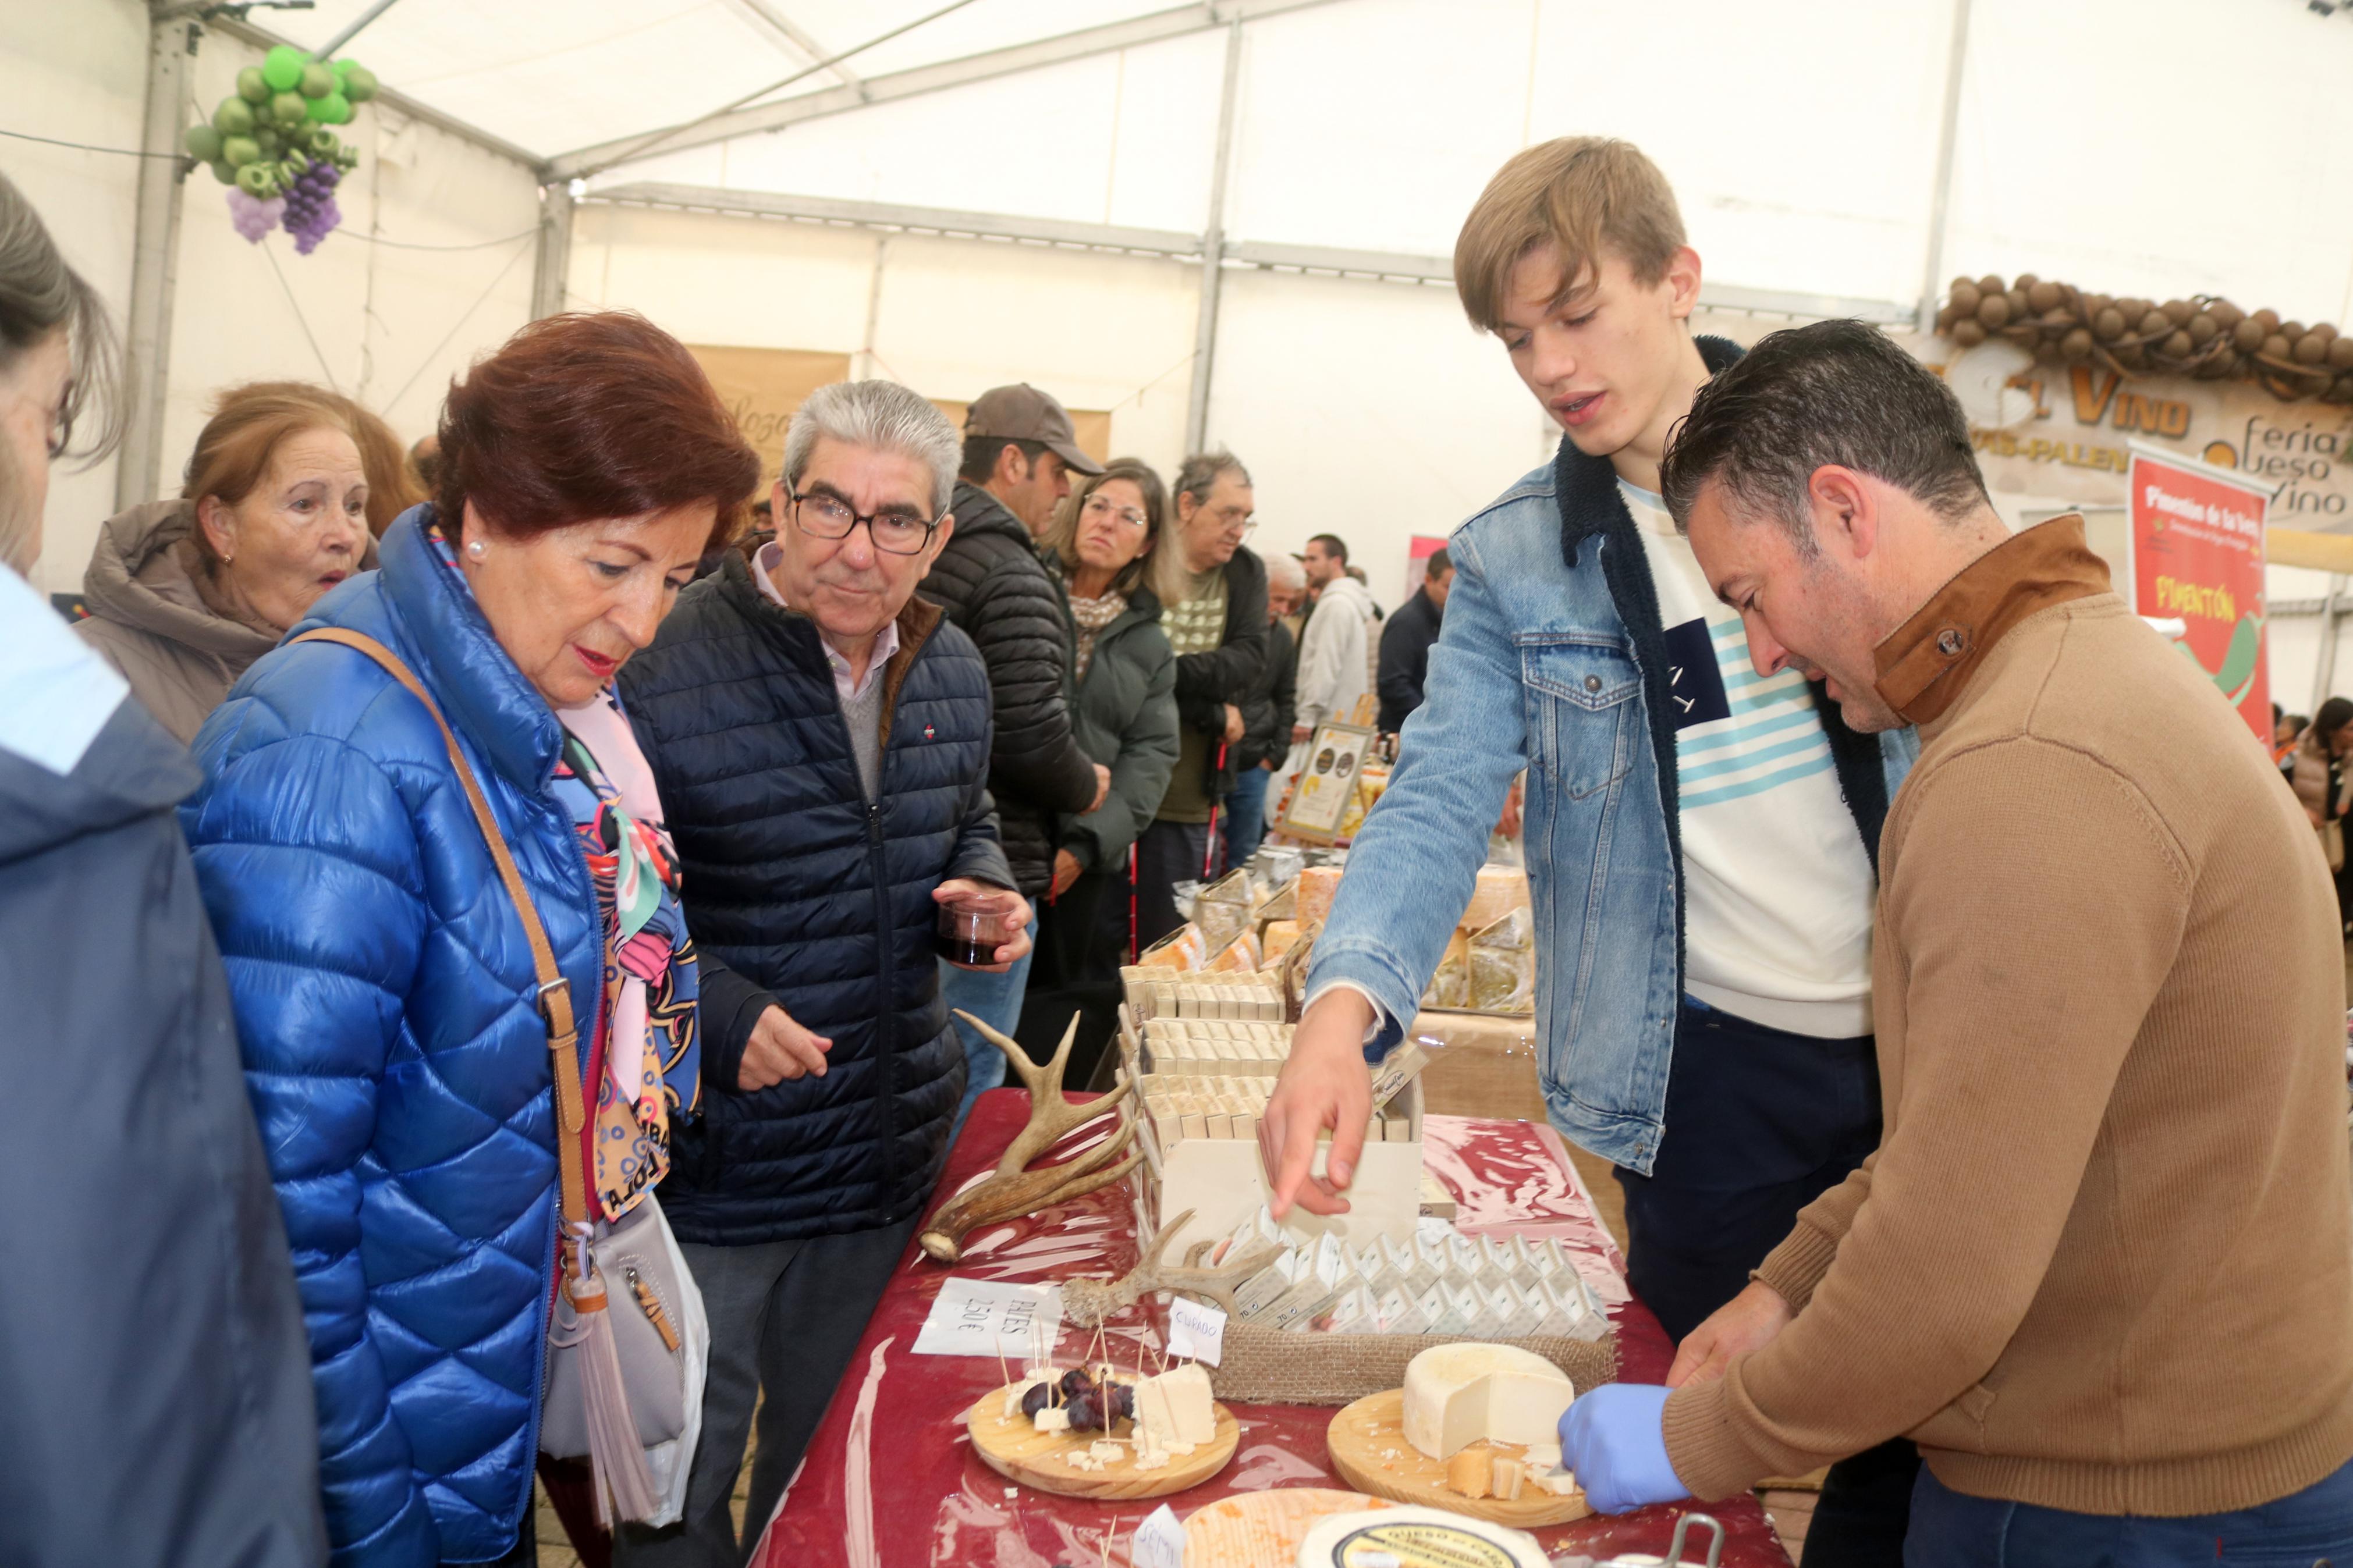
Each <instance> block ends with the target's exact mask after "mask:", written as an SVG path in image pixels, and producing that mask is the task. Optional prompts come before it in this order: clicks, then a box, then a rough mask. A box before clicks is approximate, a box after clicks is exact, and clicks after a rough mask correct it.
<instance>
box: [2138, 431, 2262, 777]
mask: <svg viewBox="0 0 2353 1568" xmlns="http://www.w3.org/2000/svg"><path fill="white" fill-rule="evenodd" d="M2127 483H2128V485H2129V488H2130V490H2131V503H2130V510H2131V514H2132V529H2131V533H2130V539H2131V558H2132V567H2131V571H2130V573H2129V574H2128V577H2129V582H2130V589H2129V592H2130V594H2131V597H2132V605H2133V609H2134V611H2135V612H2136V613H2137V614H2139V615H2141V616H2147V618H2149V619H2150V620H2152V621H2157V622H2159V623H2179V625H2178V626H2164V627H2163V628H2162V629H2164V630H2166V631H2167V632H2168V635H2170V636H2171V637H2172V638H2173V644H2174V647H2177V648H2179V650H2180V651H2181V653H2182V654H2183V655H2184V656H2185V657H2187V658H2191V659H2194V660H2196V661H2197V664H2198V668H2200V669H2201V670H2204V671H2205V672H2206V675H2207V676H2208V678H2209V679H2211V680H2212V681H2213V682H2214V684H2215V686H2216V687H2217V688H2218V689H2221V693H2222V695H2223V697H2224V698H2225V699H2226V700H2228V701H2229V702H2230V704H2231V706H2232V707H2233V708H2236V709H2237V710H2239V716H2240V717H2241V718H2242V719H2244V720H2245V721H2247V726H2248V728H2250V729H2252V730H2253V731H2254V732H2255V734H2256V735H2257V736H2258V737H2259V738H2260V739H2261V740H2262V741H2263V744H2264V745H2266V746H2268V745H2270V744H2271V739H2272V713H2271V672H2270V662H2269V660H2268V658H2267V657H2266V655H2265V652H2264V645H2265V640H2266V639H2265V638H2264V636H2263V626H2264V620H2265V615H2264V608H2263V514H2264V512H2265V510H2267V509H2268V507H2269V506H2270V503H2271V498H2272V490H2273V487H2271V486H2269V485H2266V484H2263V482H2262V481H2260V480H2251V479H2249V478H2248V477H2247V476H2246V475H2244V474H2240V473H2234V472H2232V470H2230V469H2228V468H2215V467H2213V466H2212V465H2211V464H2207V463H2200V462H2195V461H2192V460H2191V459H2189V458H2180V457H2177V456H2175V455H2173V454H2172V453H2169V452H2159V451H2156V450H2154V449H2152V448H2149V447H2143V446H2140V445H2138V444H2135V445H2134V447H2133V448H2132V466H2131V468H2130V470H2129V472H2128V475H2127Z"/></svg>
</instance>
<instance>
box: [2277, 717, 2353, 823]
mask: <svg viewBox="0 0 2353 1568" xmlns="http://www.w3.org/2000/svg"><path fill="white" fill-rule="evenodd" d="M2289 756H2290V757H2291V758H2292V759H2293V760H2294V762H2295V771H2294V772H2293V773H2289V774H2288V775H2287V778H2288V783H2289V784H2291V785H2293V786H2294V787H2295V798H2296V800H2297V802H2298V804H2300V805H2303V807H2304V810H2305V816H2306V820H2307V821H2310V822H2311V823H2312V825H2313V826H2314V827H2315V828H2319V827H2322V826H2327V824H2326V822H2325V821H2324V820H2321V819H2322V818H2323V816H2324V814H2325V813H2326V812H2327V810H2328V747H2327V743H2326V742H2323V741H2322V740H2321V738H2320V731H2319V730H2318V729H2317V728H2313V729H2308V730H2306V731H2305V732H2304V733H2303V734H2302V735H2300V736H2298V737H2297V738H2296V742H2295V750H2294V751H2293V752H2290V753H2289ZM2348 810H2353V790H2348V791H2347V792H2346V794H2345V796H2344V798H2343V799H2340V800H2339V801H2338V802H2337V816H2339V817H2342V816H2345V815H2346V813H2347V812H2348Z"/></svg>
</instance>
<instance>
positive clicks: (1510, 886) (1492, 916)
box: [1454, 866, 1528, 931]
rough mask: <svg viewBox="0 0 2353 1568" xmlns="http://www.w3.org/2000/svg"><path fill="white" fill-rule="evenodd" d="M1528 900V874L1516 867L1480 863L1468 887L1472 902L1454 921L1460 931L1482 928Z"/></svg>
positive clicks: (1482, 929) (1523, 904)
mask: <svg viewBox="0 0 2353 1568" xmlns="http://www.w3.org/2000/svg"><path fill="white" fill-rule="evenodd" d="M1527 902H1528V874H1527V873H1526V872H1525V871H1524V870H1522V869H1521V868H1519V867H1517V866H1482V867H1480V868H1479V880H1478V883H1477V885H1476V886H1474V887H1473V888H1472V889H1471V902H1470V903H1469V904H1468V905H1466V906H1464V908H1463V910H1462V918H1461V920H1459V921H1455V922H1454V923H1455V925H1456V927H1457V928H1458V929H1460V930H1462V931H1484V930H1485V929H1486V928H1487V927H1489V926H1491V925H1493V924H1494V923H1495V922H1496V921H1499V920H1502V919H1503V918H1504V916H1505V915H1507V914H1510V913H1511V912H1512V910H1514V909H1515V908H1519V907H1523V906H1525V905H1526V904H1527Z"/></svg>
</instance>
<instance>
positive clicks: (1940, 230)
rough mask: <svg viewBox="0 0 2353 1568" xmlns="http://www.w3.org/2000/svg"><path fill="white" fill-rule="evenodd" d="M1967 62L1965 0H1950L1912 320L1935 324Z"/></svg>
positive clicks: (1926, 327) (1920, 325)
mask: <svg viewBox="0 0 2353 1568" xmlns="http://www.w3.org/2000/svg"><path fill="white" fill-rule="evenodd" d="M1968 64H1969V0H1953V37H1952V42H1951V43H1950V44H1949V45H1948V46H1947V53H1946V57H1945V121H1944V124H1943V126H1942V127H1941V128H1940V129H1939V130H1938V132H1937V134H1936V184H1935V185H1933V186H1932V187H1931V190H1932V191H1933V193H1934V194H1933V195H1931V196H1930V198H1929V206H1928V255H1927V259H1926V261H1924V262H1923V263H1922V264H1921V273H1920V307H1919V310H1918V313H1917V314H1916V316H1915V319H1914V324H1915V326H1917V327H1918V328H1919V330H1920V331H1924V332H1926V331H1931V330H1933V329H1934V328H1935V327H1936V295H1937V291H1938V290H1937V283H1938V280H1939V279H1942V278H1943V277H1944V275H1945V232H1946V228H1947V225H1948V224H1949V222H1950V221H1951V218H1952V210H1953V162H1954V156H1955V153H1956V151H1957V148H1958V146H1959V143H1960V130H1961V79H1962V78H1963V77H1964V76H1966V75H1967V74H1968Z"/></svg>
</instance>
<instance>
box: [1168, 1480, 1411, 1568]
mask: <svg viewBox="0 0 2353 1568" xmlns="http://www.w3.org/2000/svg"><path fill="white" fill-rule="evenodd" d="M1388 1506H1389V1505H1388V1501H1387V1500H1384V1499H1381V1498H1377V1497H1366V1495H1364V1494H1363V1493H1361V1492H1343V1491H1335V1490H1333V1489H1330V1488H1329V1487H1279V1488H1277V1489H1275V1490H1273V1491H1271V1492H1244V1493H1242V1494H1241V1495H1240V1496H1239V1497H1229V1498H1219V1500H1217V1501H1216V1502H1213V1503H1208V1504H1206V1505H1204V1506H1203V1507H1200V1508H1198V1509H1195V1510H1193V1513H1192V1516H1191V1517H1190V1518H1188V1519H1187V1520H1186V1521H1185V1568H1291V1564H1292V1563H1295V1562H1297V1561H1298V1559H1299V1548H1300V1547H1301V1545H1302V1544H1303V1543H1304V1542H1306V1540H1307V1532H1308V1531H1310V1530H1312V1529H1314V1527H1315V1521H1317V1520H1320V1519H1328V1518H1329V1517H1331V1516H1332V1515H1333V1514H1335V1513H1357V1512H1361V1511H1362V1510H1366V1509H1377V1508H1387V1507H1388Z"/></svg>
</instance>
